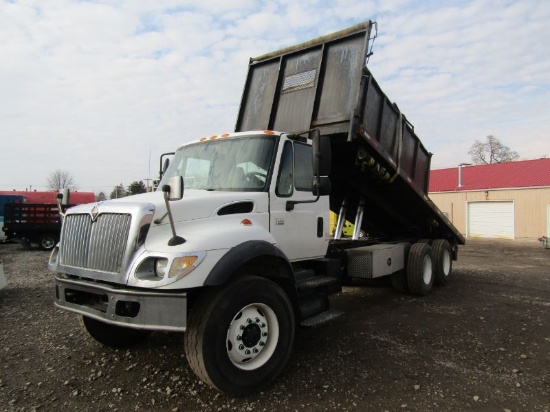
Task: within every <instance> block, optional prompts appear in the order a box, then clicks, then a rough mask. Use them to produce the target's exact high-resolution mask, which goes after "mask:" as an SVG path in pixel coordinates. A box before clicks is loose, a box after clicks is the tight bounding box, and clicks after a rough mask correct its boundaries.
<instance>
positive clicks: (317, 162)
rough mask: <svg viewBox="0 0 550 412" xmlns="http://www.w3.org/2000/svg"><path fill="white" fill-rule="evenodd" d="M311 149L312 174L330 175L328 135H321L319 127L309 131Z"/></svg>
mask: <svg viewBox="0 0 550 412" xmlns="http://www.w3.org/2000/svg"><path fill="white" fill-rule="evenodd" d="M309 137H310V139H311V141H312V150H313V174H314V175H315V176H329V175H330V162H331V159H330V137H329V136H321V135H320V134H319V129H314V130H312V131H311V132H310V133H309Z"/></svg>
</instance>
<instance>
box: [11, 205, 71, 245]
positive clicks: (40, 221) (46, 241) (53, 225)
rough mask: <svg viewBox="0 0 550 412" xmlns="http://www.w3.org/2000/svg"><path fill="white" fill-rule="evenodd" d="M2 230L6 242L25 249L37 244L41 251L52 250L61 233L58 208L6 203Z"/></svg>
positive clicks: (55, 206)
mask: <svg viewBox="0 0 550 412" xmlns="http://www.w3.org/2000/svg"><path fill="white" fill-rule="evenodd" d="M2 229H3V231H4V233H5V234H6V237H7V240H13V241H16V242H19V243H20V244H21V245H22V246H24V247H27V248H28V247H30V246H31V244H32V243H37V244H38V246H39V247H40V249H42V250H52V249H53V248H54V246H55V245H56V244H57V242H58V241H59V234H60V232H61V219H60V216H59V208H58V206H57V205H54V204H42V203H39V204H35V203H7V204H5V205H4V225H3V228H2Z"/></svg>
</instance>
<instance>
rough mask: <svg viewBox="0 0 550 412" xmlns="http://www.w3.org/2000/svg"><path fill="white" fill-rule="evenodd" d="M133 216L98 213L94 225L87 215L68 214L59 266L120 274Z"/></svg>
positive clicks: (64, 224)
mask: <svg viewBox="0 0 550 412" xmlns="http://www.w3.org/2000/svg"><path fill="white" fill-rule="evenodd" d="M131 221H132V216H131V215H129V214H122V213H101V214H100V215H99V216H98V217H97V220H96V221H95V222H92V218H91V216H90V215H89V214H87V213H86V214H69V215H67V216H66V217H65V221H64V222H63V233H62V235H61V236H62V239H63V241H62V242H61V250H60V251H59V258H60V264H61V265H62V266H71V267H76V268H83V269H90V270H98V271H102V272H110V273H119V272H120V269H121V265H122V262H123V259H124V253H125V251H126V245H127V242H128V233H129V231H130V223H131Z"/></svg>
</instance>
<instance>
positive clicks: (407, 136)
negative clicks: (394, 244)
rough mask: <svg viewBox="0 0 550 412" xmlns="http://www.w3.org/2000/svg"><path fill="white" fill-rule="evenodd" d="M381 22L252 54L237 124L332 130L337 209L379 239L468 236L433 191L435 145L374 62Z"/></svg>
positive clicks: (333, 196) (451, 239)
mask: <svg viewBox="0 0 550 412" xmlns="http://www.w3.org/2000/svg"><path fill="white" fill-rule="evenodd" d="M372 27H373V23H372V22H366V23H361V24H358V25H356V26H353V27H351V28H349V29H347V30H343V31H340V32H337V33H334V34H332V35H328V36H323V37H319V38H318V39H315V40H312V41H309V42H306V43H302V44H299V45H296V46H293V47H289V48H287V49H283V50H279V51H276V52H273V53H269V54H266V55H263V56H260V57H257V58H253V59H251V60H250V64H249V69H248V76H247V80H246V83H245V88H244V91H243V97H242V101H241V106H240V109H239V115H238V118H237V124H236V131H246V130H262V129H269V130H278V131H286V132H289V133H298V132H302V131H305V130H309V129H313V128H318V129H319V130H320V132H321V135H329V136H330V137H331V139H330V140H331V149H332V170H331V176H330V178H331V184H332V192H331V195H330V205H331V210H333V211H334V212H336V213H338V212H339V210H340V207H341V205H342V202H343V201H344V199H346V203H347V211H346V217H347V219H348V220H351V221H354V219H355V215H356V212H357V209H358V206H359V204H360V202H361V201H362V202H363V203H364V218H363V221H362V225H361V228H362V229H363V230H364V231H366V233H368V235H369V237H371V238H377V239H387V240H396V239H421V238H428V239H436V238H439V239H447V240H448V241H449V242H450V243H451V244H455V245H456V244H463V243H464V238H463V236H462V235H461V234H460V232H458V230H457V229H456V228H455V227H454V226H453V225H452V223H451V222H450V221H449V220H448V219H447V218H446V217H445V216H444V215H443V214H442V213H441V212H440V211H439V209H438V208H437V207H436V206H435V205H434V204H433V203H432V202H431V200H430V199H429V198H428V196H427V191H428V183H429V174H430V159H431V153H429V152H428V151H427V150H426V149H425V148H424V146H423V145H422V143H421V141H420V139H419V138H418V136H417V135H416V134H415V132H414V128H413V126H412V125H411V124H410V123H409V122H408V121H407V119H406V118H405V116H404V115H403V114H402V113H401V112H400V110H399V108H398V107H397V105H395V104H394V103H392V102H391V101H390V100H389V99H388V97H387V96H386V95H385V94H384V92H383V91H382V89H381V88H380V86H379V85H378V83H377V82H376V80H375V79H374V78H373V76H372V74H371V73H370V71H369V70H368V69H367V68H366V66H365V63H366V59H367V55H368V49H369V38H370V33H371V28H372Z"/></svg>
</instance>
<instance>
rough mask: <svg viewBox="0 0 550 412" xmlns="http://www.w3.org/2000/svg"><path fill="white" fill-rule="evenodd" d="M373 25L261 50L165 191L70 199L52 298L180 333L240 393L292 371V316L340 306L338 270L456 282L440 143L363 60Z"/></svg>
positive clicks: (167, 173)
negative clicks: (438, 184)
mask: <svg viewBox="0 0 550 412" xmlns="http://www.w3.org/2000/svg"><path fill="white" fill-rule="evenodd" d="M372 27H373V23H372V22H366V23H362V24H359V25H356V26H353V27H351V28H349V29H346V30H343V31H340V32H337V33H334V34H332V35H328V36H323V37H320V38H317V39H314V40H312V41H310V42H307V43H302V44H299V45H296V46H293V47H290V48H287V49H283V50H279V51H276V52H273V53H269V54H267V55H264V56H260V57H258V58H253V59H251V60H250V63H249V68H248V76H247V79H246V84H245V86H244V91H243V96H242V101H241V105H240V108H239V113H238V117H237V122H236V129H235V131H234V132H232V133H227V134H216V135H212V136H207V137H202V138H200V139H197V140H194V141H192V142H189V143H186V144H184V145H183V146H181V147H179V148H178V149H177V151H176V152H175V155H174V156H173V158H172V161H171V162H170V164H169V166H168V167H167V169H165V170H164V171H163V176H162V179H161V181H160V184H159V189H158V191H156V192H153V193H146V194H141V195H136V196H131V197H126V198H123V199H118V200H115V201H105V202H100V203H95V204H90V205H82V206H77V207H73V208H71V209H69V210H68V211H67V213H66V214H65V216H64V223H63V229H62V233H61V241H60V243H59V245H58V246H56V247H55V248H54V250H53V251H52V254H51V257H50V261H49V267H50V268H51V270H53V271H55V272H56V275H55V287H56V306H57V307H59V308H61V309H64V310H67V311H70V312H74V313H76V314H77V315H78V317H79V321H80V323H81V325H82V326H83V327H84V329H85V330H86V331H87V332H88V333H89V335H91V336H92V337H93V338H94V339H96V340H97V341H98V342H100V343H102V344H105V345H109V346H113V347H118V346H126V345H130V344H135V343H137V342H140V341H142V340H143V339H145V338H146V337H147V335H148V334H149V333H150V331H155V330H161V331H175V332H184V351H185V355H186V357H187V360H188V362H189V365H190V366H191V369H192V370H193V371H194V372H195V373H196V375H197V376H198V377H199V378H200V379H201V380H203V381H204V382H205V383H207V384H209V385H211V386H212V387H214V388H216V389H218V390H220V391H223V392H225V393H228V394H231V395H235V396H240V395H244V394H248V393H251V392H254V391H258V390H260V389H262V388H265V387H266V386H268V385H269V384H271V383H272V382H273V380H274V379H276V378H277V376H279V375H280V373H281V372H282V371H283V368H284V367H285V365H286V363H287V361H288V359H289V357H290V355H291V349H292V346H293V342H294V337H295V330H296V328H297V327H317V326H320V325H322V324H324V323H326V322H329V321H333V320H335V319H337V318H338V317H339V316H341V315H342V312H341V311H340V310H338V309H337V308H331V307H330V300H329V296H330V295H331V294H334V293H337V292H340V291H341V288H342V284H345V283H346V282H353V281H354V280H355V279H356V278H363V279H365V278H368V279H370V278H377V277H380V276H390V277H391V278H392V284H393V285H394V287H395V288H396V289H397V290H398V291H399V292H404V293H413V294H417V295H426V294H428V293H429V292H430V291H431V289H432V286H433V285H434V283H435V284H440V285H444V284H446V283H447V282H448V280H449V277H450V275H451V270H452V261H453V260H455V259H456V258H457V253H458V247H459V245H461V244H463V243H464V238H463V237H462V236H461V234H460V233H459V232H458V231H457V229H456V228H455V227H454V226H453V225H452V224H451V223H450V222H449V220H447V218H446V217H445V216H444V215H443V214H442V213H441V212H440V211H439V210H438V208H437V207H436V206H435V205H434V204H433V203H432V202H431V201H430V199H429V198H428V195H427V188H428V178H429V170H430V158H431V155H430V153H429V152H428V151H427V150H426V149H425V148H424V146H423V145H422V143H421V142H420V140H419V138H418V137H417V136H416V134H415V132H414V129H413V126H412V125H411V124H410V123H409V121H408V120H407V119H406V118H405V116H404V115H403V114H402V113H401V112H400V110H399V109H398V107H397V106H396V105H395V104H394V103H392V102H391V101H390V100H389V99H388V98H387V97H386V95H385V94H384V93H383V92H382V90H381V89H380V87H379V85H378V83H377V82H376V81H375V79H374V78H373V76H372V74H371V73H370V71H369V70H368V69H367V68H366V67H365V62H366V58H367V54H368V50H369V38H370V34H371V29H372ZM281 130H283V131H286V132H281ZM331 210H332V211H334V212H335V213H337V214H338V216H339V218H338V223H337V226H338V228H337V230H336V235H335V237H334V238H332V237H331V236H330V229H329V228H330V224H329V220H330V219H329V213H330V211H331ZM346 219H347V220H349V221H351V222H353V223H354V233H353V236H352V237H351V238H347V237H346V238H341V236H340V235H339V234H340V233H342V230H341V229H342V226H343V224H344V221H345V220H346ZM360 231H363V232H364V234H365V237H362V238H360V237H359V232H360Z"/></svg>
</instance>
